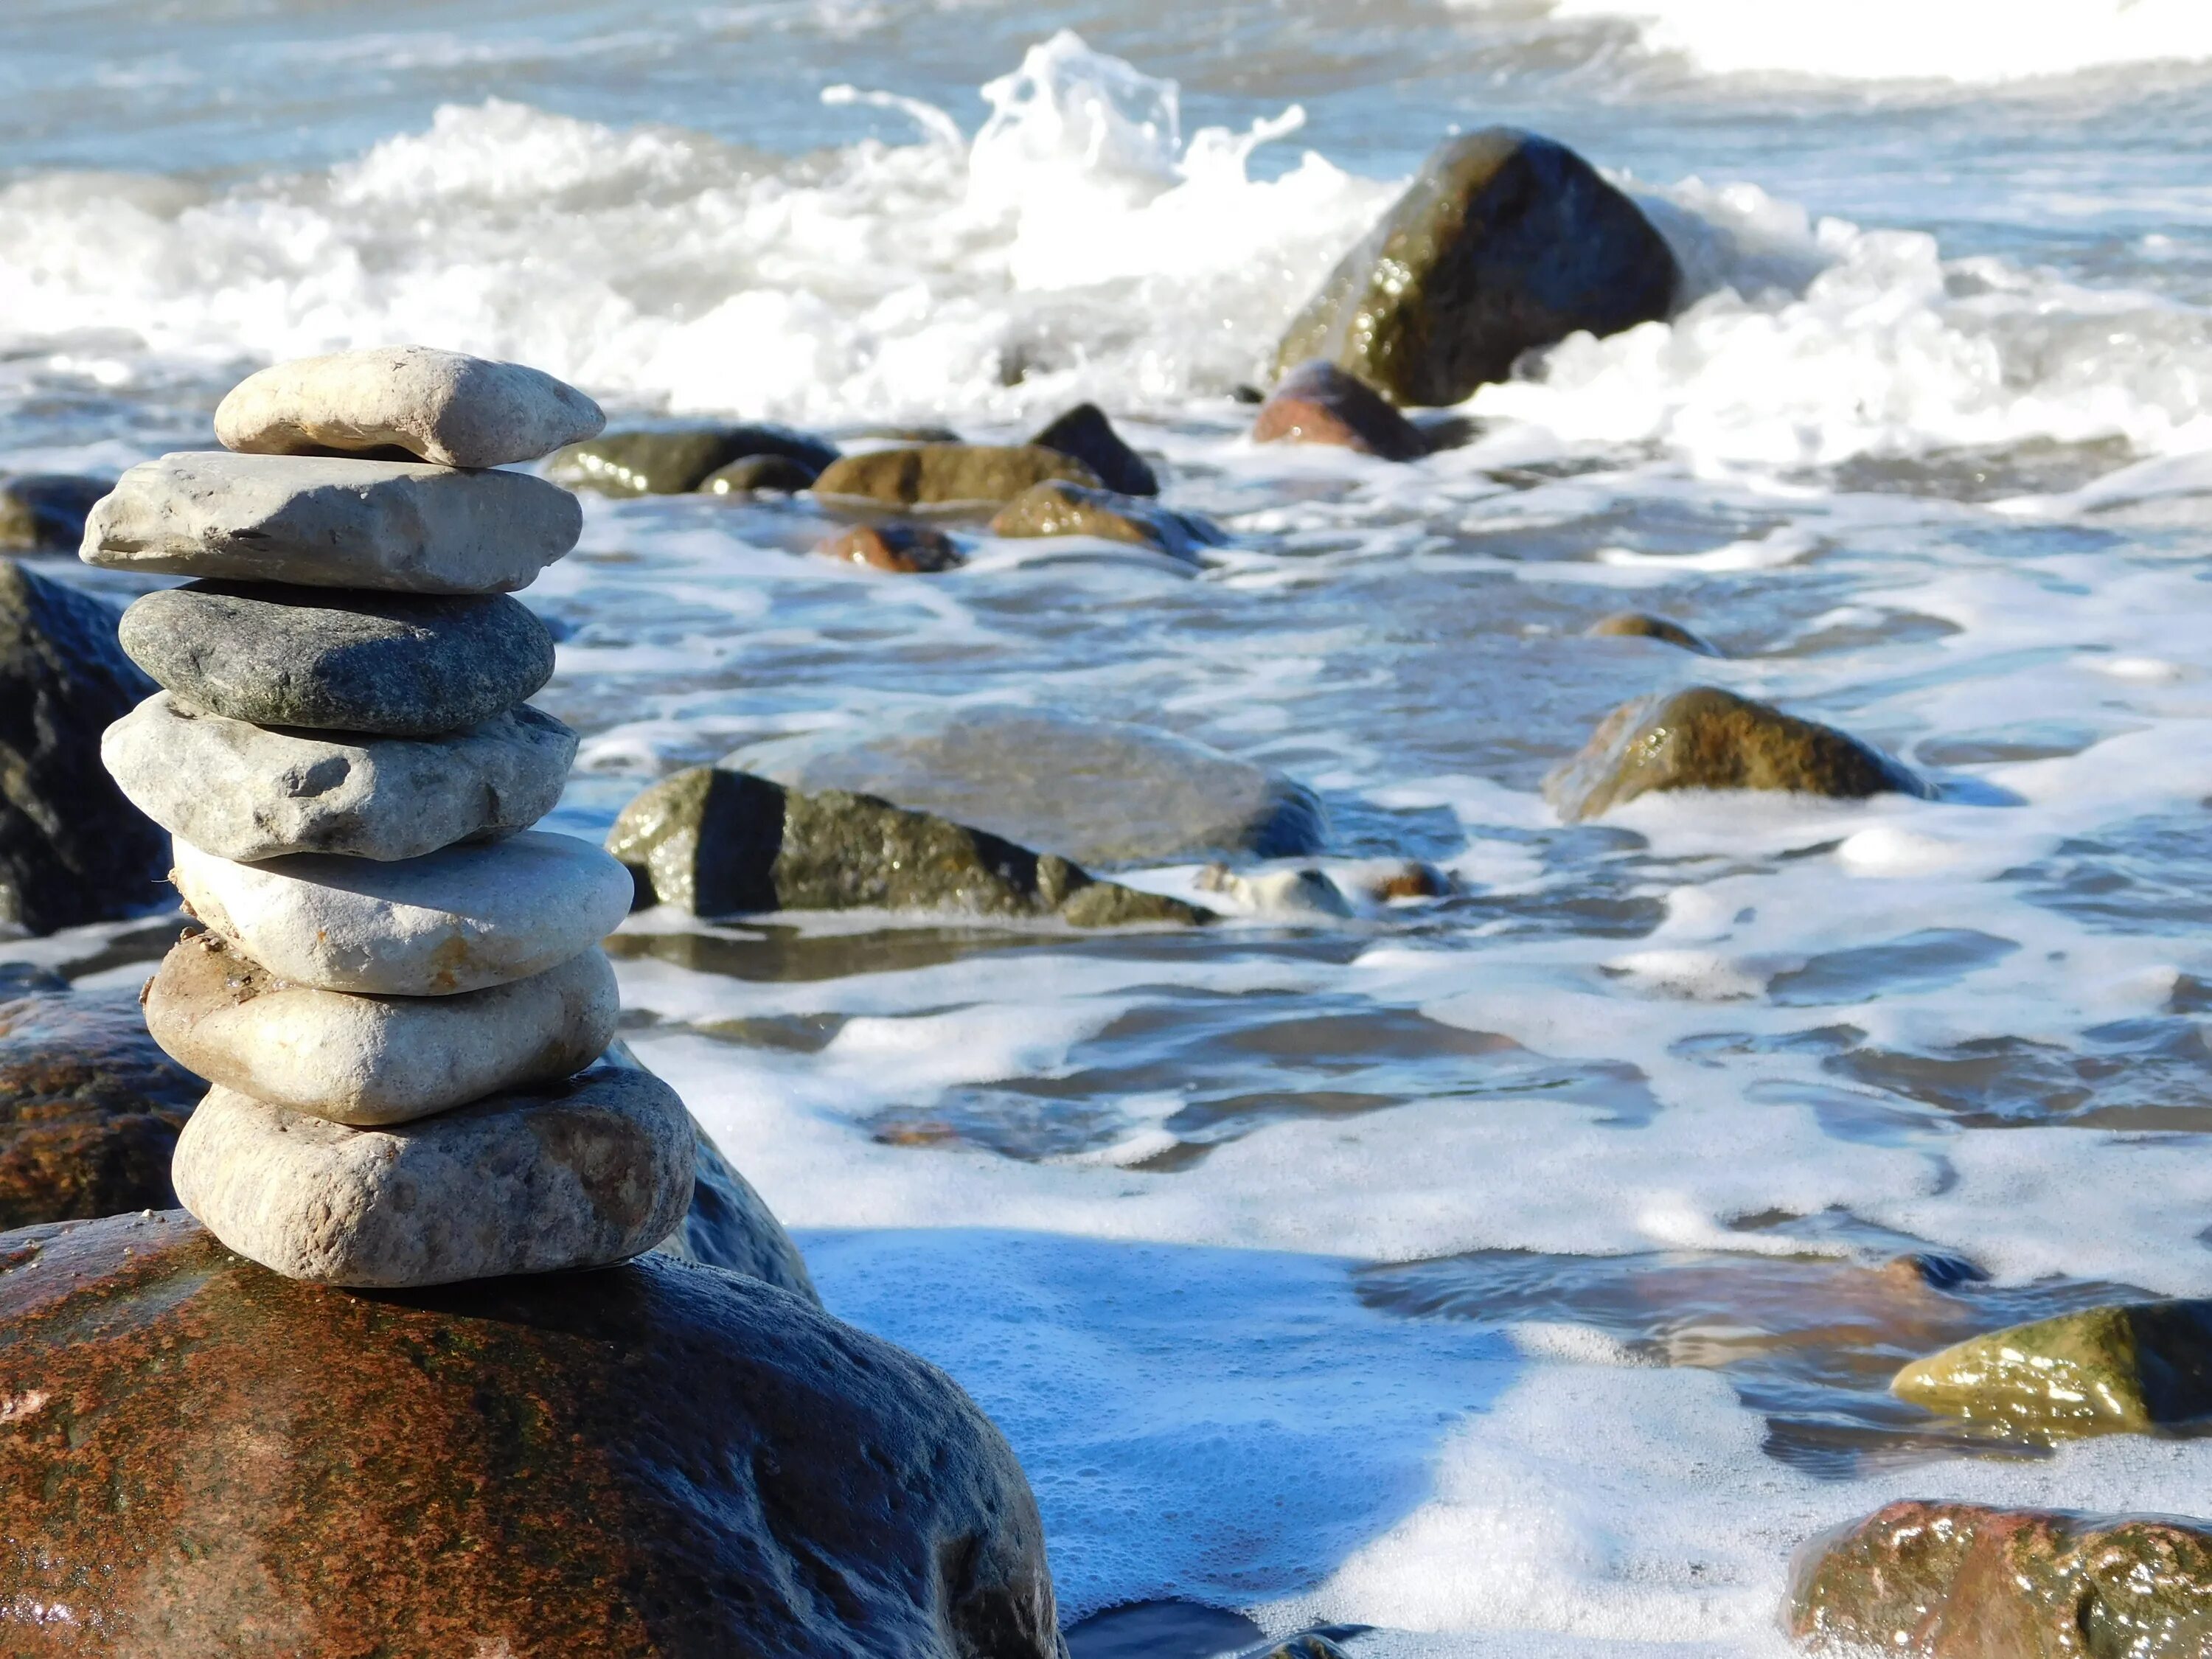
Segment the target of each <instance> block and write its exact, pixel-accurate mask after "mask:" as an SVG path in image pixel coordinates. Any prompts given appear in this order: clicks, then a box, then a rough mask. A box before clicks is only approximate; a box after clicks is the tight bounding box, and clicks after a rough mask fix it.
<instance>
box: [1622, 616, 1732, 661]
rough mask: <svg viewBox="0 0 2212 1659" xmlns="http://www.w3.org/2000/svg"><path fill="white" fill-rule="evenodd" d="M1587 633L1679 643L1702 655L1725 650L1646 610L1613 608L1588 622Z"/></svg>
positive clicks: (1720, 653) (1688, 649) (1717, 655)
mask: <svg viewBox="0 0 2212 1659" xmlns="http://www.w3.org/2000/svg"><path fill="white" fill-rule="evenodd" d="M1588 634H1589V638H1591V639H1594V640H1601V639H1637V640H1657V641H1660V642H1661V643H1662V644H1664V645H1672V646H1678V647H1680V648H1681V649H1682V650H1685V651H1693V652H1695V653H1697V654H1698V655H1699V656H1701V657H1719V656H1725V655H1726V654H1727V653H1725V652H1723V651H1722V650H1721V649H1720V648H1719V647H1717V646H1715V645H1713V644H1711V642H1709V641H1706V640H1705V639H1703V638H1701V637H1700V636H1699V635H1696V634H1693V633H1692V632H1691V631H1690V630H1689V629H1686V628H1685V627H1683V626H1682V624H1681V623H1678V622H1669V621H1668V619H1667V618H1666V617H1655V616H1653V615H1651V614H1650V612H1649V611H1614V612H1613V615H1611V616H1610V617H1599V618H1598V619H1597V621H1595V622H1594V623H1591V624H1590V625H1589V630H1588Z"/></svg>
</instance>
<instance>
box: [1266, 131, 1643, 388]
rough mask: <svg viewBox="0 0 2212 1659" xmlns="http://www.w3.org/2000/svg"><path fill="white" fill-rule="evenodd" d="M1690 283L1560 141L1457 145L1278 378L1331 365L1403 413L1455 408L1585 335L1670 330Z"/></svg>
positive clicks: (1290, 342)
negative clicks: (1663, 325) (1521, 360)
mask: <svg viewBox="0 0 2212 1659" xmlns="http://www.w3.org/2000/svg"><path fill="white" fill-rule="evenodd" d="M1679 283H1680V270H1679V268H1678V267H1677V266H1676V264H1675V263H1674V254H1673V253H1672V252H1670V251H1669V250H1668V246H1667V243H1666V241H1665V240H1664V239H1663V238H1662V237H1661V235H1660V234H1659V233H1658V232H1657V231H1656V230H1655V229H1653V228H1652V227H1651V223H1650V221H1649V220H1647V219H1646V218H1645V217H1644V215H1643V213H1642V211H1641V210H1638V207H1637V205H1636V204H1634V203H1633V202H1632V201H1630V200H1629V199H1628V197H1626V196H1624V195H1622V194H1621V193H1620V191H1617V190H1615V189H1614V188H1613V186H1612V185H1608V184H1607V183H1606V182H1605V180H1604V179H1601V178H1600V177H1599V176H1598V174H1597V173H1596V171H1595V169H1594V168H1593V167H1591V166H1590V165H1589V162H1587V161H1583V158H1582V157H1581V156H1579V155H1576V154H1575V153H1574V151H1572V150H1571V149H1567V148H1566V147H1565V145H1563V144H1559V143H1553V141H1552V140H1550V139H1548V138H1543V137H1538V136H1537V135H1536V134H1534V133H1530V132H1521V131H1516V130H1514V129H1512V128H1510V127H1489V128H1486V129H1484V130H1483V131H1480V132H1474V133H1468V134H1467V135H1466V136H1465V137H1458V138H1453V139H1449V140H1448V141H1446V142H1445V143H1443V145H1441V146H1439V147H1438V148H1437V149H1436V150H1435V151H1434V152H1433V153H1432V154H1431V155H1430V157H1429V159H1428V161H1426V162H1425V163H1424V164H1423V166H1422V168H1421V171H1420V173H1419V176H1418V177H1416V178H1415V179H1414V180H1413V184H1412V185H1409V186H1408V187H1407V191H1406V193H1405V194H1404V195H1403V196H1401V197H1399V198H1398V200H1397V202H1396V203H1395V204H1393V206H1392V207H1391V208H1390V210H1389V212H1387V213H1385V214H1384V215H1383V218H1382V220H1381V221H1380V222H1378V223H1377V224H1376V227H1375V228H1374V229H1373V230H1372V231H1370V233H1369V234H1368V235H1367V237H1366V238H1365V240H1363V241H1362V242H1361V243H1360V244H1359V246H1357V247H1355V248H1354V249H1353V250H1352V252H1350V253H1348V254H1346V256H1345V258H1344V259H1343V261H1342V262H1341V263H1340V264H1338V266H1337V267H1336V269H1335V270H1333V271H1332V272H1330V273H1329V276H1328V279H1327V280H1326V281H1325V282H1323V283H1322V286H1321V290H1320V292H1319V293H1317V294H1316V295H1314V297H1313V299H1312V300H1311V301H1309V302H1308V303H1307V305H1306V307H1305V309H1304V311H1302V312H1301V313H1299V314H1298V316H1297V319H1295V320H1294V321H1293V322H1292V323H1291V325H1290V328H1289V329H1288V330H1287V331H1285V334H1284V336H1283V338H1282V342H1281V343H1280V344H1279V346H1278V347H1277V348H1276V353H1275V371H1276V373H1277V374H1282V373H1284V372H1285V370H1287V369H1289V368H1291V366H1292V365H1294V364H1297V363H1302V362H1305V361H1306V360H1307V359H1309V358H1312V357H1326V358H1328V360H1329V361H1330V362H1334V363H1335V364H1336V365H1338V367H1340V368H1344V369H1346V370H1349V371H1350V372H1351V373H1352V374H1355V375H1357V376H1358V377H1359V379H1361V380H1364V381H1366V382H1367V384H1368V385H1370V386H1373V387H1374V388H1375V389H1376V391H1377V392H1381V393H1383V396H1385V397H1386V398H1389V399H1390V401H1391V402H1393V403H1395V404H1425V405H1440V404H1455V403H1458V402H1460V401H1462V399H1463V398H1466V397H1467V396H1468V394H1469V393H1471V392H1474V389H1475V388H1476V387H1477V386H1481V385H1482V384H1484V383H1485V382H1486V381H1490V380H1504V379H1505V378H1506V377H1507V376H1508V375H1509V374H1511V372H1512V369H1513V362H1514V359H1516V357H1518V356H1520V355H1521V354H1522V352H1524V351H1528V350H1530V349H1533V348H1535V347H1539V346H1547V345H1550V344H1552V343H1553V342H1554V341H1558V340H1562V339H1565V337H1567V336H1568V335H1570V334H1572V333H1575V332H1577V331H1581V330H1588V331H1589V332H1591V333H1593V334H1615V333H1618V332H1620V331H1621V330H1623V329H1626V328H1632V327H1633V326H1634V325H1637V324H1638V323H1643V322H1651V321H1656V320H1659V319H1663V318H1664V317H1665V316H1666V315H1667V313H1668V309H1669V308H1670V307H1671V306H1672V305H1673V303H1674V292H1675V289H1676V287H1677V285H1678V284H1679Z"/></svg>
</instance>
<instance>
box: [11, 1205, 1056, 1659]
mask: <svg viewBox="0 0 2212 1659" xmlns="http://www.w3.org/2000/svg"><path fill="white" fill-rule="evenodd" d="M0 1651H5V1652H6V1653H8V1654H9V1655H10V1656H13V1659H43V1656H46V1655H49V1654H52V1655H112V1656H118V1659H121V1656H130V1659H145V1656H151V1655H155V1654H159V1655H161V1656H163V1659H201V1656H214V1655H218V1654H221V1655H234V1654H238V1653H242V1652H244V1653H266V1654H270V1655H277V1654H286V1655H290V1654H299V1655H309V1654H312V1655H314V1656H316V1659H372V1656H397V1655H408V1656H415V1655H423V1656H429V1655H446V1654H451V1655H454V1656H459V1659H473V1656H491V1655H498V1656H501V1659H576V1656H582V1655H587V1654H588V1655H591V1656H593V1659H644V1656H658V1659H733V1656H744V1659H752V1656H760V1659H766V1656H771V1655H775V1656H791V1659H817V1656H818V1659H831V1656H836V1659H1059V1656H1060V1654H1061V1652H1062V1650H1061V1647H1060V1638H1059V1635H1058V1633H1057V1631H1056V1628H1055V1620H1054V1601H1053V1593H1052V1584H1051V1580H1050V1577H1049V1576H1048V1572H1047V1569H1046V1565H1045V1558H1044V1545H1043V1537H1042V1528H1041V1527H1040V1525H1039V1522H1038V1519H1037V1514H1036V1505H1035V1504H1034V1502H1033V1501H1032V1499H1031V1498H1030V1492H1029V1488H1028V1486H1027V1484H1026V1483H1025V1482H1024V1480H1023V1478H1022V1474H1021V1471H1020V1469H1019V1468H1018V1467H1017V1466H1016V1464H1015V1462H1014V1459H1013V1455H1012V1453H1011V1452H1010V1451H1009V1450H1008V1449H1007V1447H1006V1443H1005V1442H1004V1441H1003V1440H1002V1439H1001V1438H1000V1436H999V1435H998V1433H997V1431H995V1430H994V1429H993V1428H992V1426H991V1425H990V1424H989V1422H988V1421H987V1419H984V1417H983V1416H982V1414H981V1413H980V1412H979V1411H978V1410H977V1409H976V1408H975V1406H974V1404H973V1403H972V1402H971V1401H969V1399H968V1398H967V1396H966V1395H963V1393H962V1392H961V1391H960V1389H958V1388H957V1386H956V1385H955V1384H954V1383H952V1382H951V1380H950V1379H948V1378H947V1377H945V1376H944V1375H943V1374H942V1373H941V1372H939V1371H938V1370H935V1369H934V1368H933V1367H932V1366H930V1365H928V1364H926V1363H925V1362H923V1361H921V1360H920V1359H917V1358H915V1357H914V1356H912V1355H910V1354H908V1353H905V1352H902V1351H900V1350H899V1349H897V1348H895V1347H892V1346H890V1344H888V1343H885V1342H882V1341H879V1340H877V1339H875V1338H873V1337H871V1336H868V1335H866V1334H864V1333H861V1332H860V1331H856V1330H854V1329H852V1328H849V1327H848V1326H845V1325H842V1324H840V1323H838V1322H836V1320H833V1319H831V1318H829V1316H826V1315H824V1314H823V1313H821V1312H820V1311H818V1310H817V1309H815V1308H813V1307H812V1306H811V1305H810V1304H807V1303H805V1301H802V1300H801V1299H800V1298H799V1297H796V1296H793V1295H790V1294H788V1293H787V1292H785V1291H780V1290H776V1289H774V1288H772V1287H770V1286H769V1285H763V1284H761V1283H760V1282H758V1281H757V1280H755V1279H746V1278H741V1277H738V1275H735V1274H732V1273H723V1272H720V1271H719V1270H717V1269H714V1268H711V1267H696V1266H693V1265H690V1264H688V1263H684V1262H680V1261H672V1260H670V1259H668V1258H666V1257H665V1256H659V1255H653V1256H647V1257H643V1258H641V1259H639V1260H638V1261H633V1262H629V1263H626V1264H624V1265H623V1266H622V1267H610V1268H606V1269H604V1270H601V1271H599V1272H595V1273H563V1274H550V1275H546V1276H544V1277H541V1278H528V1279H495V1280H489V1281H484V1282H481V1283H477V1284H474V1285H455V1286H448V1287H445V1288H443V1289H441V1290H438V1291H418V1292H407V1293H396V1294H357V1293H353V1292H349V1291H336V1290H327V1289H321V1288H318V1287H316V1286H313V1285H301V1284H295V1283H294V1282H292V1281H290V1280H289V1279H280V1278H278V1277H277V1276H276V1275H275V1274H273V1273H268V1272H266V1271H264V1270H263V1269H262V1268H259V1267H255V1266H254V1265H253V1264H252V1263H251V1262H247V1261H241V1260H240V1259H238V1258H237V1257H234V1256H233V1255H230V1253H229V1252H228V1251H227V1250H225V1249H222V1246H221V1245H219V1244H217V1243H216V1242H215V1241H214V1239H213V1238H211V1237H210V1236H209V1235H208V1234H207V1233H206V1232H204V1231H203V1230H202V1229H201V1228H200V1227H199V1226H198V1225H197V1223H195V1222H193V1221H192V1220H191V1218H189V1217H187V1216H185V1215H184V1214H183V1213H181V1212H168V1213H165V1214H161V1215H156V1216H152V1217H147V1218H139V1217H135V1216H133V1217H118V1218H110V1219H108V1220H105V1221H97V1222H89V1223H79V1224H74V1225H61V1226H56V1227H48V1228H34V1229H29V1230H26V1231H21V1232H17V1233H14V1234H10V1235H7V1236H4V1237H0Z"/></svg>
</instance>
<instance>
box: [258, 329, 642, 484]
mask: <svg viewBox="0 0 2212 1659" xmlns="http://www.w3.org/2000/svg"><path fill="white" fill-rule="evenodd" d="M606 423H607V417H606V416H605V415H604V414H602V413H601V412H600V410H599V405H598V404H595V403H593V402H592V400H591V399H590V398H586V396H585V395H584V394H583V393H582V392H579V391H577V390H576V388H575V387H574V386H569V385H568V384H567V383H566V382H564V381H561V380H555V379H554V378H553V377H552V376H551V375H550V374H545V373H544V372H542V371H541V370H538V369H535V368H525V367H524V366H523V365H522V364H520V363H502V362H494V361H492V360H491V359H489V358H486V357H471V356H464V355H463V354H462V353H460V352H458V351H441V350H439V349H437V348H435V347H434V346H419V345H402V346H372V347H370V348H368V349H366V350H362V351H339V352H333V353H332V354H331V355H330V356H326V357H295V358H294V359H293V360H292V361H291V362H285V363H277V364H275V365H273V366H271V367H270V368H264V369H263V370H262V371H261V372H260V373H259V374H249V375H247V376H246V379H245V380H241V381H240V382H239V383H238V385H236V386H234V387H232V388H231V392H230V395H229V396H228V397H227V398H224V399H223V400H222V403H221V404H218V405H217V406H216V411H215V435H216V438H217V439H218V440H220V441H221V442H222V447H224V448H225V449H237V450H244V451H247V452H249V453H253V454H258V455H296V454H301V453H306V452H310V451H313V450H316V449H343V450H362V449H378V448H383V447H390V446H396V447H398V448H401V449H404V450H406V451H408V452H409V453H410V454H416V455H420V456H421V457H422V459H424V460H426V461H435V462H436V463H437V464H438V465H441V466H507V465H512V464H513V463H514V462H516V461H534V460H536V459H538V457H539V456H541V455H550V454H551V453H553V452H554V451H555V450H556V449H558V448H560V447H562V445H563V444H573V443H580V442H582V441H584V440H585V439H586V438H596V437H597V436H599V433H600V432H601V431H602V430H603V429H605V426H606Z"/></svg>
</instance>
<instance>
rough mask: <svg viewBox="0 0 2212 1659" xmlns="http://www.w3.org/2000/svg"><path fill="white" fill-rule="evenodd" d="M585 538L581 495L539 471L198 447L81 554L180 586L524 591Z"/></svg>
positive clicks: (145, 466)
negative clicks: (222, 583) (194, 581)
mask: <svg viewBox="0 0 2212 1659" xmlns="http://www.w3.org/2000/svg"><path fill="white" fill-rule="evenodd" d="M583 529H584V512H583V508H582V507H580V506H578V505H577V502H576V498H575V497H574V495H570V494H569V493H568V491H567V490H565V489H562V488H561V487H560V486H559V485H557V484H550V483H546V482H545V481H544V479H543V478H533V477H531V476H530V475H529V474H528V473H526V472H456V471H452V470H451V469H449V468H447V467H442V466H429V465H423V464H422V463H419V462H413V461H362V460H352V459H331V458H326V457H322V456H308V455H234V454H231V453H229V452H228V451H226V450H220V449H216V450H196V451H188V452H185V453H180V454H175V455H164V456H162V457H161V459H160V460H158V461H145V462H143V463H141V464H140V465H137V466H134V467H132V468H131V470H130V471H128V472H125V474H124V475H123V477H121V478H120V479H119V480H118V481H117V483H116V485H115V489H114V491H113V493H112V494H111V495H107V496H106V498H104V499H103V500H102V501H100V503H99V505H97V506H96V507H94V508H93V509H92V515H91V517H90V518H89V519H88V520H86V523H85V527H84V545H83V548H82V550H81V551H80V554H79V556H80V557H82V559H83V560H84V562H86V563H87V564H97V565H106V566H108V567H110V568H115V569H122V570H137V571H145V572H149V573H159V574H164V575H172V576H221V577H228V578H230V579H231V580H237V581H263V582H293V583H297V584H298V585H300V586H303V587H369V588H377V589H380V590H382V591H384V592H401V593H511V592H513V591H514V590H515V589H516V588H519V587H527V586H530V584H531V583H532V582H533V581H535V580H537V578H538V572H539V571H540V570H542V569H544V568H545V567H546V566H547V565H549V564H550V563H552V562H554V560H556V559H557V558H559V557H561V556H562V555H563V554H565V553H567V552H568V550H569V549H570V548H572V547H574V546H575V544H576V538H577V537H578V536H580V535H581V534H582V533H583Z"/></svg>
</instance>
